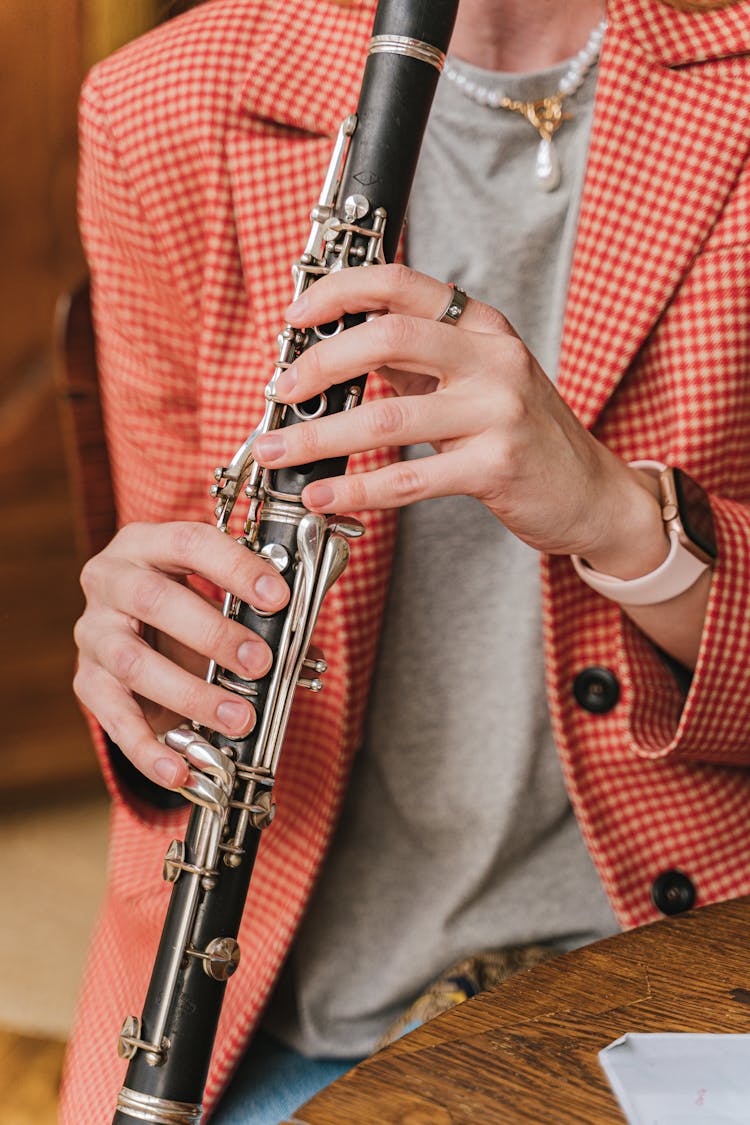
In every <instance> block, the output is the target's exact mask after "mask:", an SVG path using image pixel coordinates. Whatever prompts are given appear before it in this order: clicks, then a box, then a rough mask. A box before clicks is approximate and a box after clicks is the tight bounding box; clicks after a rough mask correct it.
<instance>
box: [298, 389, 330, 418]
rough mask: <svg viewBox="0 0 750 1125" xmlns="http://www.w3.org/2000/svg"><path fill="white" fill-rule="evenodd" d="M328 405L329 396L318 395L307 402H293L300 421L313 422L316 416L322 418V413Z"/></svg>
mask: <svg viewBox="0 0 750 1125" xmlns="http://www.w3.org/2000/svg"><path fill="white" fill-rule="evenodd" d="M327 406H328V399H327V397H326V396H325V395H316V396H315V398H310V399H308V400H307V402H296V403H292V410H293V411H294V413H295V414H296V415H297V417H298V418H299V419H300V421H302V422H313V421H314V420H315V419H316V418H320V416H321V414H325V412H326V408H327Z"/></svg>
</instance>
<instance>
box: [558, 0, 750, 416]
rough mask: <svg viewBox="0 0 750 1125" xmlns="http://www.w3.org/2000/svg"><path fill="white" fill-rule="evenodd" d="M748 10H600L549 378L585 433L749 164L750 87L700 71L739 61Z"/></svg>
mask: <svg viewBox="0 0 750 1125" xmlns="http://www.w3.org/2000/svg"><path fill="white" fill-rule="evenodd" d="M747 11H748V6H747V5H745V4H743V5H740V7H738V8H736V9H732V8H728V9H723V10H720V11H716V12H713V13H709V14H706V13H692V14H690V13H687V12H678V11H676V10H674V9H671V8H669V7H667V6H666V5H664V4H663V3H661V2H660V0H613V3H611V5H610V26H609V30H608V33H607V36H606V39H605V43H604V49H603V52H602V58H601V62H600V74H599V83H598V89H597V103H596V111H595V114H594V127H593V132H592V138H591V146H590V153H589V161H588V167H587V172H586V182H585V187H584V195H583V201H582V205H581V215H580V220H579V229H578V239H577V242H576V250H575V254H574V259H573V267H572V272H571V278H570V287H569V293H568V303H567V308H566V321H565V329H564V333H563V342H562V348H561V355H560V367H559V373H558V386H559V388H560V391H561V393H562V394H563V395H564V396H565V398H566V399H567V401H568V402H569V403H570V405H571V406H572V407H573V409H574V410H575V411H576V413H577V414H578V416H579V417H580V418H581V420H582V421H583V422H584V424H586V425H588V426H591V425H593V424H594V423H595V421H596V419H597V417H598V415H599V413H600V412H601V410H602V408H603V407H604V405H605V404H606V402H607V400H608V399H609V398H610V396H611V395H612V393H613V392H614V390H615V388H616V387H617V384H618V382H619V380H620V379H621V378H622V376H623V375H624V373H625V372H626V370H627V368H628V366H629V364H630V363H631V361H632V360H633V358H634V356H635V354H636V352H637V351H638V349H639V348H640V347H641V346H642V345H643V343H644V341H645V340H646V338H647V337H648V334H649V332H650V331H651V329H652V328H653V326H654V324H655V323H656V321H657V320H658V318H659V316H660V315H661V313H662V311H663V310H664V308H665V305H666V304H667V302H668V301H669V299H670V297H671V295H672V294H673V292H674V291H675V289H676V287H677V286H678V285H679V282H680V279H681V278H682V276H683V275H684V273H685V272H686V270H687V269H688V267H689V265H690V262H691V261H692V259H693V258H694V257H695V255H696V254H697V253H698V251H699V249H700V247H701V244H702V243H703V241H704V240H705V239H706V237H707V235H708V234H709V232H710V230H711V227H712V225H713V223H714V222H715V220H716V217H717V215H718V213H719V211H720V209H721V207H722V205H723V204H724V202H725V200H726V198H727V195H728V194H729V192H730V190H731V188H732V185H733V184H734V181H735V179H736V177H737V175H738V173H739V170H740V168H741V165H742V163H743V161H744V160H745V159H746V157H747V153H748V147H749V144H750V82H748V81H747V78H748V77H750V75H749V74H748V73H747V72H746V73H745V80H744V81H742V80H741V79H740V74H739V72H738V69H737V67H736V66H735V65H733V64H732V63H726V64H718V65H717V64H716V63H714V64H713V65H711V63H710V62H709V61H708V60H710V59H715V58H716V57H717V56H727V55H732V54H736V53H737V52H739V51H743V52H746V51H748V50H749V49H750V18H748V14H747ZM740 13H743V14H740ZM698 62H700V63H702V64H703V65H701V66H698V65H695V64H696V63H698ZM706 63H708V65H706ZM737 63H738V65H739V66H740V67H741V68H742V67H743V66H744V62H743V61H740V60H737Z"/></svg>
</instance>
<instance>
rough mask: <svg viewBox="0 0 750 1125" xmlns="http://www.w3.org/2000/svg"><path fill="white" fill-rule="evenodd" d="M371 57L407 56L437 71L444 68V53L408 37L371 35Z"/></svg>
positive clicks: (430, 45) (428, 44)
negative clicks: (427, 64) (387, 55)
mask: <svg viewBox="0 0 750 1125" xmlns="http://www.w3.org/2000/svg"><path fill="white" fill-rule="evenodd" d="M369 53H370V54H371V55H382V54H389V55H408V56H409V57H410V58H412V59H419V61H420V62H426V63H429V64H430V66H434V67H435V69H436V70H437V71H442V69H443V67H444V66H445V52H444V51H440V50H438V48H437V47H433V45H432V44H431V43H423V42H422V40H421V39H411V38H410V37H409V36H408V35H373V37H372V39H371V40H370V49H369Z"/></svg>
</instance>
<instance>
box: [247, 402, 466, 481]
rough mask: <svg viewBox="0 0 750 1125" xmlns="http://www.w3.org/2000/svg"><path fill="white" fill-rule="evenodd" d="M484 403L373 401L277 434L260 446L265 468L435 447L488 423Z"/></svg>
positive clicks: (258, 456) (256, 452) (261, 441)
mask: <svg viewBox="0 0 750 1125" xmlns="http://www.w3.org/2000/svg"><path fill="white" fill-rule="evenodd" d="M483 409H484V408H483V404H482V403H481V402H480V401H478V400H475V398H474V397H473V396H470V395H465V396H464V395H460V394H451V393H450V392H447V391H446V392H438V393H437V394H434V395H427V396H424V395H416V396H412V397H406V398H385V399H379V400H377V401H376V402H367V403H364V404H363V405H362V406H359V407H358V408H357V409H356V410H348V411H345V412H341V413H338V414H331V415H329V416H328V417H327V418H320V419H318V420H317V421H310V422H306V423H305V424H304V425H298V426H286V427H285V428H284V429H283V430H274V431H273V433H271V434H268V435H266V436H265V437H264V438H263V439H258V440H257V441H256V442H255V448H254V455H255V457H256V459H257V460H258V462H259V463H260V464H261V465H264V466H268V467H269V468H280V467H282V466H283V465H306V464H309V463H311V462H313V461H320V460H323V459H325V458H327V457H342V456H347V455H349V454H352V453H362V452H364V451H365V450H368V449H380V448H382V447H383V446H389V445H396V446H403V445H414V444H416V443H417V442H423V441H429V442H431V443H432V444H435V443H436V442H440V441H445V440H447V439H448V438H452V437H455V436H456V435H457V434H461V435H467V434H471V433H472V432H474V431H475V430H476V429H477V428H478V427H479V426H481V424H482V420H483Z"/></svg>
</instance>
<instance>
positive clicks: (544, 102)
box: [443, 20, 607, 191]
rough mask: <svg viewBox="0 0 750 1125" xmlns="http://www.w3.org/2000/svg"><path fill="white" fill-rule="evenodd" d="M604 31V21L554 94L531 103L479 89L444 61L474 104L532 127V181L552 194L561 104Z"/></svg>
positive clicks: (579, 81)
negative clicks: (517, 116) (535, 139)
mask: <svg viewBox="0 0 750 1125" xmlns="http://www.w3.org/2000/svg"><path fill="white" fill-rule="evenodd" d="M606 30H607V21H606V20H602V22H601V23H600V24H598V25H597V26H596V27H595V28H594V30H593V31H592V32H591V34H590V35H589V37H588V40H587V42H586V45H585V47H583V48H582V50H580V51H579V52H578V54H577V55H576V56H575V57H574V58H573V60H572V61H571V64H570V66H569V67H568V69H567V70H566V72H565V74H564V75H563V76H562V78H561V79H560V85H559V86H558V88H557V90H556V91H555V93H554V94H550V95H549V96H548V97H546V98H541V99H540V100H538V101H534V102H521V101H516V100H515V99H514V98H509V97H507V96H506V95H505V94H504V93H503V92H502V90H499V89H497V87H495V88H490V87H489V86H482V85H481V84H480V83H479V82H473V81H472V80H471V79H470V78H468V77H467V76H466V75H465V74H462V73H461V72H460V70H457V69H456V67H455V66H454V65H453V63H452V62H447V63H446V65H445V68H444V69H443V77H444V78H447V79H448V81H449V82H453V84H454V85H455V86H457V87H458V89H459V90H460V91H461V92H462V93H463V94H465V95H466V97H467V98H470V99H471V101H473V102H476V103H477V105H482V106H487V107H489V108H490V109H509V110H511V111H512V112H513V113H520V114H521V115H522V116H523V117H525V118H526V120H527V121H528V122H529V123H530V124H531V125H533V126H534V128H535V129H536V131H537V132H538V133H539V137H540V141H539V145H538V147H537V152H536V165H535V169H534V179H535V181H536V183H537V185H538V186H539V187H540V188H541V189H542V191H554V190H555V188H557V187H559V185H560V179H561V170H560V158H559V156H558V155H557V151H556V149H555V147H554V145H553V143H552V138H553V137H554V135H555V133H556V132H557V130H558V129H559V128H560V126H561V125H562V123H563V121H567V120H568V119H569V118H570V114H569V113H563V101H564V100H565V98H570V97H572V96H573V94H575V93H576V92H577V91H578V90H580V88H581V86H582V85H583V80H584V79H585V77H586V75H587V74H588V72H589V71H590V70H591V68H592V67H593V66H594V65H595V63H596V61H597V59H598V58H599V51H600V50H601V46H602V40H603V39H604V33H605V31H606Z"/></svg>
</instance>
